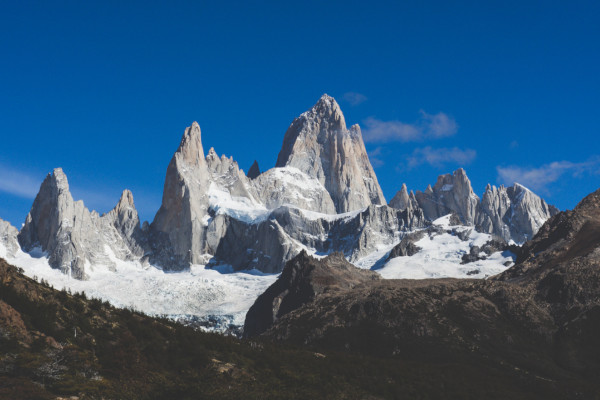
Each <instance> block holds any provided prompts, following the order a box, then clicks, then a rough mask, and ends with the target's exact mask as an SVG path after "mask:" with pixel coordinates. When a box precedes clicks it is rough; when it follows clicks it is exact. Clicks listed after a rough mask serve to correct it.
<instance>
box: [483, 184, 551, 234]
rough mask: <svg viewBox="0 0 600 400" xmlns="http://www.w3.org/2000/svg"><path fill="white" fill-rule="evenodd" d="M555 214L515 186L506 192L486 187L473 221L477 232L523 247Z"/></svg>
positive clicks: (530, 192)
mask: <svg viewBox="0 0 600 400" xmlns="http://www.w3.org/2000/svg"><path fill="white" fill-rule="evenodd" d="M557 213H558V210H557V209H556V208H555V207H553V206H549V205H548V204H546V202H545V201H544V200H543V199H541V198H540V197H539V196H537V195H536V194H534V193H533V192H532V191H530V190H529V189H527V188H526V187H525V186H522V185H520V184H518V183H515V184H514V185H513V186H511V187H508V188H505V187H504V186H500V187H499V188H496V186H490V185H488V186H487V188H486V190H485V193H484V194H483V199H482V201H481V207H480V209H479V212H478V215H477V218H476V227H477V230H479V231H481V232H487V233H492V234H494V235H497V236H499V237H501V238H503V239H504V240H506V241H510V240H513V241H515V242H516V243H524V242H525V241H527V240H529V239H531V238H532V237H533V235H535V234H536V232H537V231H538V230H539V229H540V227H541V226H542V225H543V224H544V222H545V221H547V220H548V219H549V218H550V217H552V216H554V215H556V214H557Z"/></svg>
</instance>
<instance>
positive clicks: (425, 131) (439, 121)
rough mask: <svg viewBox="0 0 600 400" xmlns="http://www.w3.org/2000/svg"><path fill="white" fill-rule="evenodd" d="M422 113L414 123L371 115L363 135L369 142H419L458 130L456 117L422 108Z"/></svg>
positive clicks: (441, 136)
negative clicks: (385, 119)
mask: <svg viewBox="0 0 600 400" xmlns="http://www.w3.org/2000/svg"><path fill="white" fill-rule="evenodd" d="M420 114H421V117H420V118H419V120H418V121H417V122H415V123H412V124H408V123H405V122H402V121H396V120H393V121H382V120H380V119H377V118H374V117H369V118H367V119H365V120H364V121H363V124H364V126H365V129H364V130H363V137H364V139H365V141H367V142H394V141H398V142H417V141H421V140H425V139H439V138H443V137H448V136H452V135H454V134H456V132H457V131H458V125H457V124H456V121H455V120H454V118H452V117H450V116H449V115H447V114H445V113H443V112H439V113H437V114H428V113H426V112H425V111H423V110H421V112H420Z"/></svg>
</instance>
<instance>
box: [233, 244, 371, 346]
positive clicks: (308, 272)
mask: <svg viewBox="0 0 600 400" xmlns="http://www.w3.org/2000/svg"><path fill="white" fill-rule="evenodd" d="M378 279H380V277H379V275H378V274H376V273H375V272H371V271H366V270H360V269H357V268H356V267H355V266H354V265H352V264H350V263H349V262H348V261H346V259H345V258H344V255H343V254H341V253H334V254H332V255H330V256H328V257H326V258H324V259H322V260H318V259H316V258H313V257H311V256H309V255H308V254H307V253H306V252H304V251H303V252H302V253H300V254H299V255H297V256H296V257H294V258H293V259H292V260H290V261H288V262H287V264H286V265H285V268H284V269H283V271H282V272H281V276H280V277H279V279H277V281H276V282H275V283H274V284H273V285H271V286H270V287H269V288H268V289H267V290H266V291H265V292H264V293H263V294H261V295H260V296H259V297H258V299H257V300H256V302H255V303H254V305H253V306H252V307H251V308H250V310H249V311H248V314H247V316H246V323H245V324H244V336H245V337H252V336H256V335H259V334H261V333H263V332H264V331H266V330H267V329H268V328H270V327H271V325H273V323H274V322H275V321H277V319H278V318H279V317H281V316H283V315H285V314H287V313H290V312H292V311H293V310H296V309H298V308H300V307H301V306H302V305H304V304H307V303H309V302H311V301H313V300H314V299H315V297H316V296H319V295H321V294H323V293H328V292H333V291H340V290H348V289H352V288H353V287H355V286H356V285H359V284H361V283H363V282H369V281H375V280H378Z"/></svg>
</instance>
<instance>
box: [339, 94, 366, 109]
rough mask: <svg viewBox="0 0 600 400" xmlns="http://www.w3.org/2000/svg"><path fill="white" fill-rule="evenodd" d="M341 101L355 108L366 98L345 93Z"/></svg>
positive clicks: (361, 95)
mask: <svg viewBox="0 0 600 400" xmlns="http://www.w3.org/2000/svg"><path fill="white" fill-rule="evenodd" d="M343 99H344V100H345V101H346V102H348V103H350V105H351V106H357V105H359V104H361V103H364V102H365V101H367V96H365V95H364V94H362V93H356V92H346V93H344V96H343Z"/></svg>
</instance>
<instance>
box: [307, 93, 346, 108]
mask: <svg viewBox="0 0 600 400" xmlns="http://www.w3.org/2000/svg"><path fill="white" fill-rule="evenodd" d="M314 108H327V109H333V110H338V111H339V112H340V113H341V110H340V106H339V104H338V103H337V101H335V99H334V98H333V97H331V96H330V95H328V94H327V93H324V94H323V95H322V96H321V98H319V101H317V104H315V106H314Z"/></svg>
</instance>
